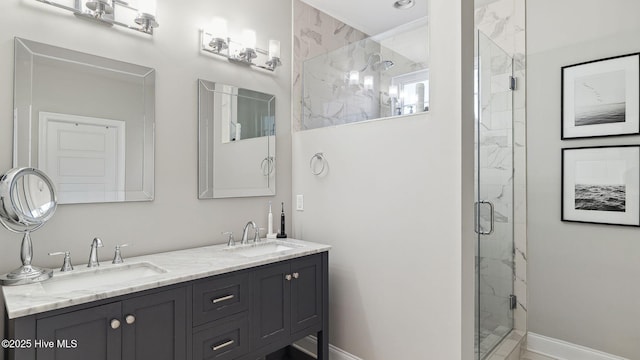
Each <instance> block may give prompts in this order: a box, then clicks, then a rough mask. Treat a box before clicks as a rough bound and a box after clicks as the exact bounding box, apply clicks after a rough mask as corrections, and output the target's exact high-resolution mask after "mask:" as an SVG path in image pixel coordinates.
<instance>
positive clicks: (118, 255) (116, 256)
mask: <svg viewBox="0 0 640 360" xmlns="http://www.w3.org/2000/svg"><path fill="white" fill-rule="evenodd" d="M126 246H129V244H122V245H116V252H115V254H113V261H112V262H111V263H112V264H122V263H123V262H124V260H122V254H121V253H120V248H123V247H126Z"/></svg>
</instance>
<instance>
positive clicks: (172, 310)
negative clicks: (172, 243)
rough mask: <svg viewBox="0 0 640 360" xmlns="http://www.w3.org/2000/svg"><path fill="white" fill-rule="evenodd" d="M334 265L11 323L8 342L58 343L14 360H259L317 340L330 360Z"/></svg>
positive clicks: (272, 269)
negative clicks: (307, 339)
mask: <svg viewBox="0 0 640 360" xmlns="http://www.w3.org/2000/svg"><path fill="white" fill-rule="evenodd" d="M328 259H329V257H328V253H327V252H322V253H317V254H313V255H308V256H303V257H298V258H293V259H289V260H284V261H280V262H275V263H271V264H267V265H261V266H257V267H251V268H247V269H243V270H238V271H234V272H230V273H225V274H220V275H216V276H211V277H207V278H202V279H199V280H194V281H188V282H185V283H182V284H175V285H171V286H167V287H163V288H158V289H153V290H147V291H143V292H139V293H132V294H128V295H122V296H119V297H116V298H112V299H103V300H98V301H95V302H92V303H87V304H82V305H76V306H73V307H68V308H61V309H58V310H51V311H48V312H43V313H38V314H34V315H28V316H24V317H18V318H15V319H11V320H9V321H8V322H7V325H8V328H7V330H8V331H7V335H8V336H7V337H9V338H13V339H30V340H31V341H34V340H35V339H38V340H47V341H54V342H55V344H54V345H53V346H51V347H53V349H52V348H51V347H49V348H43V347H37V348H36V347H35V346H34V345H33V343H32V346H31V348H29V349H16V350H11V351H7V353H8V359H9V360H35V359H38V360H87V359H91V360H147V359H153V360H256V359H264V357H265V356H267V355H269V354H271V353H273V352H275V351H277V350H279V349H282V348H284V347H286V346H288V345H290V344H292V343H293V342H295V341H297V340H299V339H302V338H303V337H305V336H308V335H315V336H316V337H317V339H318V349H317V350H318V360H327V359H328V355H329V352H328V350H329V343H328V333H327V329H328V261H329V260H328ZM58 341H61V342H62V343H59V342H58ZM64 341H67V342H66V343H64ZM65 344H66V345H67V348H65V347H64V345H65ZM61 345H62V346H61Z"/></svg>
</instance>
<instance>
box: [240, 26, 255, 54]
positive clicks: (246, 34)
mask: <svg viewBox="0 0 640 360" xmlns="http://www.w3.org/2000/svg"><path fill="white" fill-rule="evenodd" d="M242 46H243V47H244V48H245V49H254V50H255V48H256V32H255V31H254V30H250V29H246V30H244V31H243V32H242Z"/></svg>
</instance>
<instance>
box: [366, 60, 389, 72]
mask: <svg viewBox="0 0 640 360" xmlns="http://www.w3.org/2000/svg"><path fill="white" fill-rule="evenodd" d="M394 65H395V64H394V63H393V61H391V60H382V61H379V62H376V63H373V65H372V66H371V68H372V69H373V70H374V71H386V70H389V69H391V68H392V67H393V66H394Z"/></svg>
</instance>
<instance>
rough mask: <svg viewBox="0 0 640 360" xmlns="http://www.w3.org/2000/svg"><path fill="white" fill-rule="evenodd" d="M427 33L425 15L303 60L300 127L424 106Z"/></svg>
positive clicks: (412, 111) (384, 115)
mask: <svg viewBox="0 0 640 360" xmlns="http://www.w3.org/2000/svg"><path fill="white" fill-rule="evenodd" d="M427 36H428V23H427V19H426V18H423V19H419V20H416V21H412V22H410V23H408V24H405V25H402V26H400V27H397V28H394V29H392V30H390V31H387V32H385V33H382V34H379V35H376V36H373V37H367V38H364V39H362V40H359V41H355V42H352V43H350V44H348V45H345V46H343V47H340V48H338V49H336V50H333V51H330V52H325V53H323V54H321V55H318V56H315V57H312V58H310V59H308V60H306V61H304V63H303V66H302V129H303V130H308V129H314V128H320V127H325V126H333V125H340V124H348V123H354V122H359V121H366V120H373V119H379V118H388V117H393V116H403V115H410V114H417V113H422V112H425V111H427V110H428V109H429V69H428V61H427V59H428V50H427V46H423V45H420V46H416V44H421V43H424V39H425V38H427Z"/></svg>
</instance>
